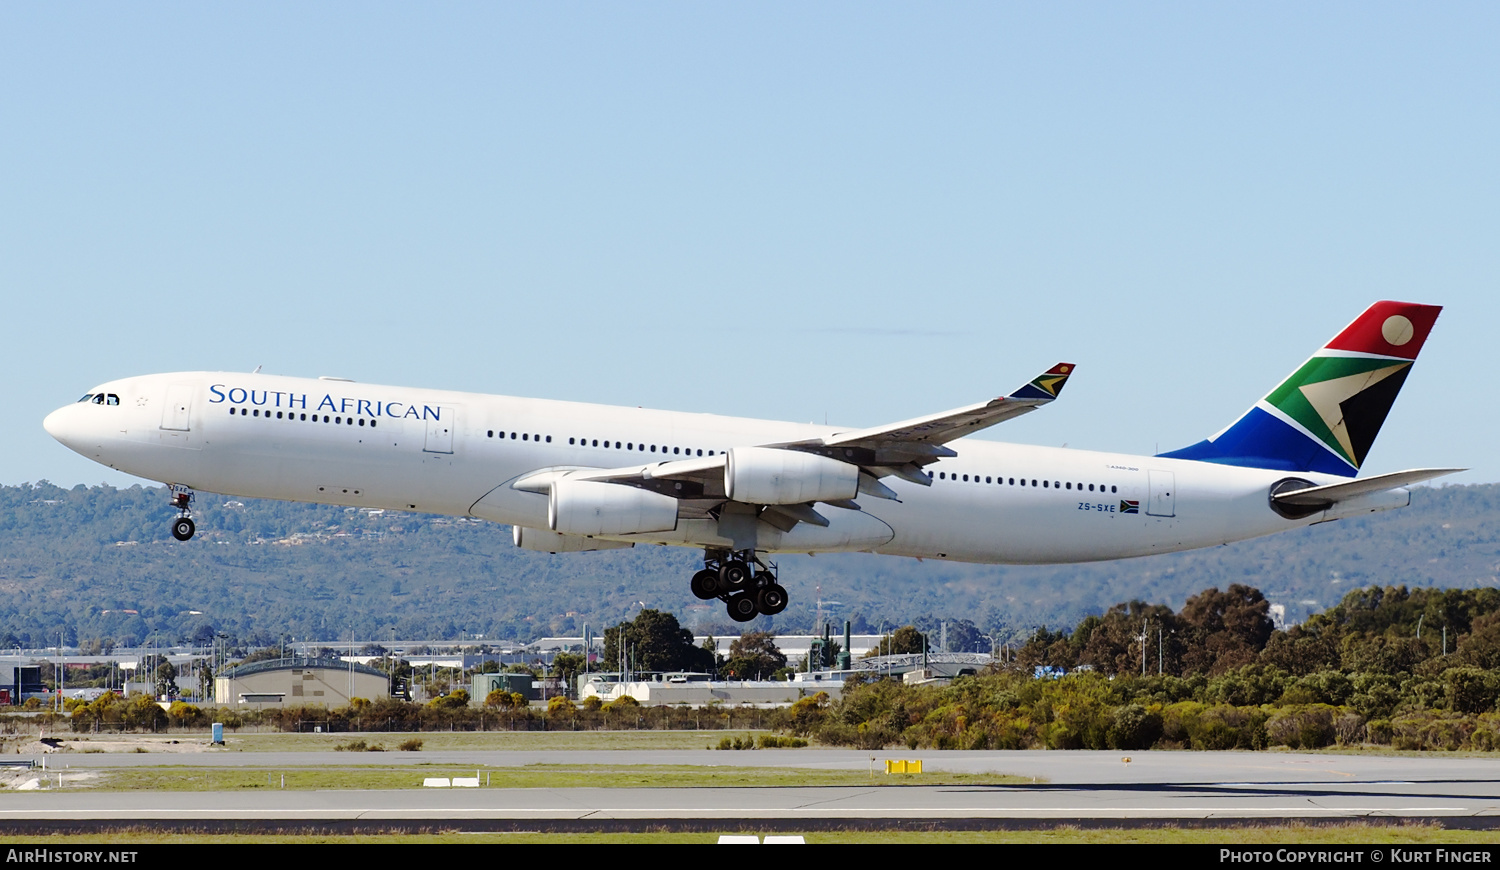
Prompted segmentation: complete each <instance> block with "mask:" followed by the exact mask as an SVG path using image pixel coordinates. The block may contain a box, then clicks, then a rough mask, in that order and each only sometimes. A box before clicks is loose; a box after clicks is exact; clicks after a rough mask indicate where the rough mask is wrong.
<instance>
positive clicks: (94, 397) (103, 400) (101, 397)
mask: <svg viewBox="0 0 1500 870" xmlns="http://www.w3.org/2000/svg"><path fill="white" fill-rule="evenodd" d="M84 402H93V403H94V404H95V405H118V404H120V397H119V396H118V395H116V394H114V393H89V394H88V395H86V396H84V397H83V398H81V399H79V400H78V404H80V405H81V404H83V403H84Z"/></svg>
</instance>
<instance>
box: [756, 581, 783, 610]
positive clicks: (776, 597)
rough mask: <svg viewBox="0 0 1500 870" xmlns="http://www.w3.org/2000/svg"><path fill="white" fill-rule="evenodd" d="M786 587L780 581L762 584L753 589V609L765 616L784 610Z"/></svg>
mask: <svg viewBox="0 0 1500 870" xmlns="http://www.w3.org/2000/svg"><path fill="white" fill-rule="evenodd" d="M786 604H787V595H786V589H785V588H783V587H782V585H781V584H780V583H772V584H771V585H769V586H762V587H760V588H759V589H757V590H756V591H755V609H756V610H759V611H760V612H761V613H764V614H765V615H767V616H775V615H776V614H778V613H780V612H781V611H783V610H786Z"/></svg>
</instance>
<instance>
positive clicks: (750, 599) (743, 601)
mask: <svg viewBox="0 0 1500 870" xmlns="http://www.w3.org/2000/svg"><path fill="white" fill-rule="evenodd" d="M758 613H760V611H759V610H758V609H757V608H756V606H755V596H754V594H752V593H749V592H742V593H740V594H739V595H736V596H734V597H733V598H730V599H729V618H730V619H732V620H734V621H735V622H749V621H750V620H752V619H754V618H755V617H756V615H757V614H758Z"/></svg>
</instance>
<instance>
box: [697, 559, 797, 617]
mask: <svg viewBox="0 0 1500 870" xmlns="http://www.w3.org/2000/svg"><path fill="white" fill-rule="evenodd" d="M692 588H693V594H694V595H696V596H698V597H699V598H701V599H703V600H705V601H707V600H708V599H710V598H717V599H719V600H720V601H723V602H724V605H725V607H726V608H727V609H728V611H729V618H730V619H732V620H734V621H735V622H749V621H750V620H752V619H754V618H755V617H757V616H759V615H760V614H762V613H764V614H765V615H767V616H775V615H776V614H778V613H780V612H781V611H783V610H786V604H787V595H786V589H785V588H784V587H783V586H782V585H781V584H780V583H777V582H776V571H775V566H773V565H767V564H766V563H764V562H762V561H761V560H760V559H759V558H758V557H757V556H756V555H755V551H754V550H737V551H733V552H731V551H729V550H707V551H705V552H704V554H703V570H702V571H699V572H698V573H696V574H694V575H693V582H692Z"/></svg>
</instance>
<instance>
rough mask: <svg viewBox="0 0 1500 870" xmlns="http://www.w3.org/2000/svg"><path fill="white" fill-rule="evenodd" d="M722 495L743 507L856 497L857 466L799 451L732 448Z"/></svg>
mask: <svg viewBox="0 0 1500 870" xmlns="http://www.w3.org/2000/svg"><path fill="white" fill-rule="evenodd" d="M724 492H725V493H726V494H727V495H728V496H729V498H731V499H733V500H734V501H738V502H744V503H746V504H804V503H806V502H811V501H837V500H839V499H846V498H854V497H855V496H856V495H858V494H859V466H857V465H850V464H849V463H847V462H840V461H839V460H837V459H830V458H828V457H827V456H819V455H817V454H815V453H803V452H802V451H800V450H779V449H777V448H774V447H731V448H730V449H729V458H728V461H726V462H725V464H724Z"/></svg>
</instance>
